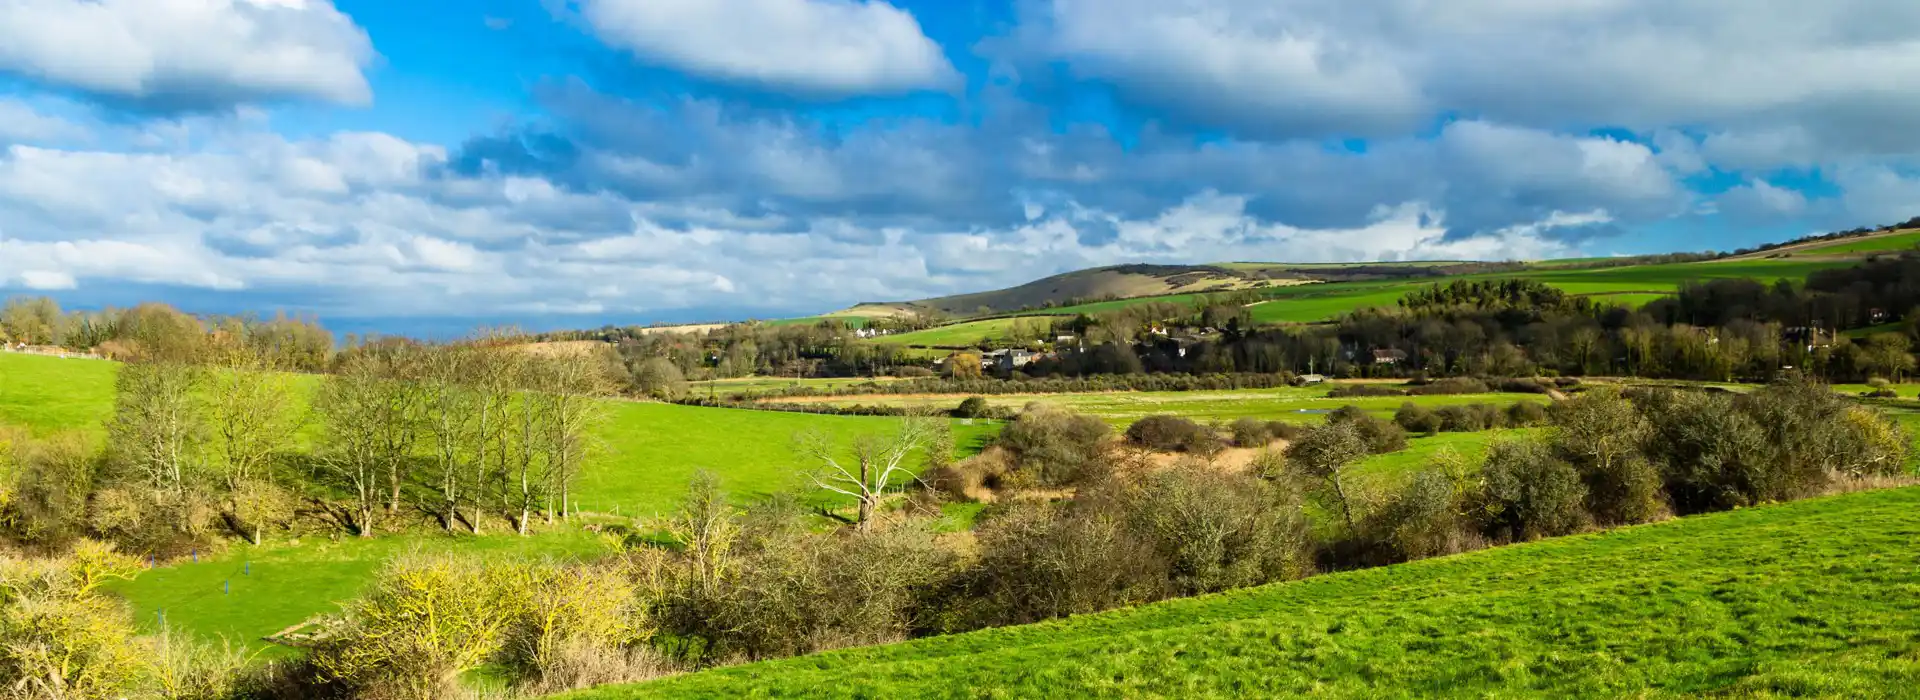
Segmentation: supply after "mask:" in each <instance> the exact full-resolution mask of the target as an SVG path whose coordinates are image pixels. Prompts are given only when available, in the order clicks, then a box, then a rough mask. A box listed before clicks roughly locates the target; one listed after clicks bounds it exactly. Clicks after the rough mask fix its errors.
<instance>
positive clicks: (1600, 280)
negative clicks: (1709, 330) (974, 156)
mask: <svg viewBox="0 0 1920 700" xmlns="http://www.w3.org/2000/svg"><path fill="white" fill-rule="evenodd" d="M1550 262H1551V261H1550ZM1850 264H1852V263H1850V262H1848V261H1844V260H1753V259H1740V260H1718V261H1710V262H1697V263H1672V264H1662V265H1631V266H1625V267H1608V268H1597V269H1564V268H1562V267H1559V266H1555V265H1552V264H1539V265H1536V266H1535V267H1533V268H1531V269H1528V270H1522V271H1518V272H1501V273H1489V274H1482V275H1458V276H1451V277H1434V278H1414V279H1401V280H1387V281H1365V282H1330V283H1321V284H1304V285H1293V286H1286V287H1271V288H1267V289H1262V290H1261V291H1260V295H1261V296H1262V297H1263V301H1261V302H1260V303H1258V304H1256V305H1254V306H1253V307H1252V308H1251V309H1250V311H1251V312H1252V315H1253V320H1254V321H1255V322H1257V323H1262V324H1275V323H1316V322H1320V321H1326V320H1330V319H1333V318H1335V317H1338V316H1340V315H1341V314H1346V313H1351V312H1353V311H1355V310H1358V309H1362V308H1369V307H1391V306H1394V305H1395V304H1397V303H1398V302H1399V300H1400V297H1402V296H1405V295H1406V293H1407V292H1409V291H1412V290H1414V289H1417V288H1419V287H1423V286H1427V285H1432V284H1436V283H1439V284H1444V283H1446V282H1449V281H1452V280H1456V279H1458V280H1498V279H1530V280H1537V281H1540V282H1544V283H1546V284H1550V285H1552V286H1554V287H1557V288H1559V289H1561V290H1563V291H1565V292H1567V293H1568V294H1574V295H1579V296H1591V297H1595V298H1596V299H1598V300H1604V301H1608V302H1611V303H1621V304H1629V305H1638V304H1645V303H1646V302H1648V301H1652V300H1654V299H1657V298H1660V297H1662V296H1666V295H1670V294H1673V293H1674V292H1677V291H1679V290H1680V287H1681V285H1683V284H1685V283H1687V282H1692V281H1705V280H1713V279H1754V280H1759V281H1762V282H1772V281H1774V280H1779V279H1789V280H1804V279H1806V277H1807V275H1809V274H1812V273H1813V272H1815V271H1818V270H1823V269H1828V268H1834V267H1845V266H1847V265H1850ZM1244 265H1252V263H1246V264H1244ZM1204 296H1205V295H1200V294H1175V295H1167V296H1157V297H1141V298H1138V299H1118V300H1114V301H1103V302H1096V303H1091V304H1081V305H1077V306H1064V307H1058V308H1052V309H1044V310H1035V311H1031V312H1024V313H1031V314H1034V315H1041V314H1055V315H1072V314H1078V313H1097V312H1101V311H1112V310H1116V309H1120V308H1125V307H1127V306H1132V305H1136V304H1142V303H1147V302H1172V303H1192V302H1194V301H1196V300H1199V299H1202V298H1204Z"/></svg>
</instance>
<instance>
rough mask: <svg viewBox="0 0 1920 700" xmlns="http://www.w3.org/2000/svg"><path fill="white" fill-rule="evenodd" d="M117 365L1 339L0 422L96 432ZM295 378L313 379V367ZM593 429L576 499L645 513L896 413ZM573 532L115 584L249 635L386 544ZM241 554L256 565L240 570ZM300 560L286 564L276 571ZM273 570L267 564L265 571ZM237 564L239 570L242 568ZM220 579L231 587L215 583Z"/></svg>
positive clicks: (329, 598) (315, 609)
mask: <svg viewBox="0 0 1920 700" xmlns="http://www.w3.org/2000/svg"><path fill="white" fill-rule="evenodd" d="M117 367H118V365H116V364H114V363H109V362H104V361H96V360H62V359H59V358H50V357H42V356H35V355H19V354H12V353H0V424H18V425H24V426H27V427H29V428H31V429H32V430H34V431H35V432H36V433H42V434H44V433H50V432H54V431H58V430H83V431H87V432H90V433H92V434H94V435H96V436H100V435H103V434H104V429H103V428H102V427H101V423H102V421H104V420H106V419H107V418H108V417H109V416H110V415H111V414H112V411H113V378H114V372H115V371H116V368H117ZM302 382H303V383H305V384H308V385H311V382H312V380H311V378H303V379H302ZM606 408H607V418H606V422H605V423H604V424H603V425H602V427H601V429H600V430H599V432H598V435H597V436H596V437H597V440H596V442H597V443H598V445H599V452H598V454H597V455H596V456H595V457H594V458H593V459H592V460H590V462H589V464H588V465H587V468H586V469H585V470H584V471H583V472H582V473H581V475H580V477H579V480H578V481H577V482H576V487H575V488H576V501H577V503H578V505H579V507H580V508H581V509H583V510H586V511H590V512H603V513H614V514H619V515H625V516H635V517H647V516H651V515H655V514H661V513H665V512H667V511H669V510H671V509H672V508H673V507H674V505H675V504H676V503H677V502H678V500H679V499H680V498H681V496H682V495H683V494H684V493H685V492H686V487H687V483H688V481H689V480H690V479H691V478H692V476H693V474H694V472H695V471H696V470H701V469H706V470H711V471H713V472H715V473H716V474H719V475H720V477H721V479H722V480H723V483H724V485H725V487H726V488H727V489H728V490H729V491H730V492H732V493H733V494H735V496H736V497H738V498H740V499H742V500H746V499H750V498H753V497H755V496H759V495H763V494H767V493H771V492H773V491H775V490H778V489H782V488H786V487H788V486H794V485H797V483H798V482H797V479H796V477H797V474H798V473H799V472H800V471H801V470H803V469H807V468H811V465H808V464H806V463H805V462H804V461H803V460H801V459H800V457H799V456H798V455H797V454H796V453H795V452H794V450H793V448H792V444H793V438H794V436H795V435H797V434H801V433H806V432H812V431H821V432H824V433H826V434H828V435H829V436H831V437H833V438H834V439H836V440H839V441H842V442H846V441H850V440H852V439H853V437H854V436H857V435H862V434H880V433H885V432H888V431H891V430H892V429H894V427H895V426H897V425H898V419H894V418H884V417H844V416H818V415H809V414H800V413H777V412H771V411H749V410H737V409H722V408H696V407H689V406H676V405H671V404H658V403H640V402H629V401H609V402H608V403H607V405H606ZM955 430H956V432H957V435H956V438H957V439H956V442H957V443H958V444H957V447H958V452H959V453H960V454H961V455H965V454H971V453H972V452H974V451H977V450H978V449H980V447H981V446H982V444H983V443H984V441H985V440H986V439H987V437H988V436H989V435H991V434H992V433H993V432H994V431H996V430H998V426H997V425H995V424H991V423H986V422H957V423H956V426H955ZM591 544H592V541H591V538H588V537H585V536H584V535H582V534H580V533H577V532H576V533H561V534H557V535H556V534H548V535H541V536H538V537H535V538H531V539H521V538H517V537H503V538H479V539H475V538H464V537H463V538H444V537H439V536H436V535H408V536H398V537H383V538H378V539H375V540H373V541H371V542H360V541H357V540H356V541H350V542H343V543H338V544H334V543H329V542H328V541H327V538H326V537H324V536H321V537H314V536H307V537H305V538H304V541H303V543H302V544H301V545H299V546H297V547H296V546H292V545H291V544H289V543H286V542H280V543H270V544H269V545H268V546H267V547H266V548H265V549H260V550H256V549H254V548H250V547H239V548H236V549H235V550H234V551H233V552H231V553H229V554H226V555H223V556H219V557H212V558H210V559H209V560H208V561H204V562H201V563H187V564H178V565H174V566H168V567H163V568H160V569H155V570H152V571H149V572H147V573H146V574H144V575H142V576H141V577H140V579H139V580H138V581H135V582H134V583H132V584H130V585H127V586H125V587H123V588H121V589H120V590H121V592H122V593H123V594H124V595H125V596H126V597H127V598H128V600H129V601H131V602H132V604H133V606H134V607H135V609H136V610H137V611H138V612H139V614H140V615H143V616H144V615H152V614H154V612H155V611H157V610H159V609H162V608H164V609H166V610H168V611H169V612H168V617H167V621H168V622H169V623H170V624H172V625H174V626H177V627H180V628H182V629H184V630H187V631H190V632H194V633H198V634H210V635H211V634H220V635H229V636H233V637H235V641H242V640H254V639H257V638H259V637H260V636H262V635H266V634H270V633H272V632H275V631H278V630H279V629H281V628H283V627H285V626H287V625H289V624H292V623H294V622H298V621H299V620H300V619H302V618H304V617H306V616H308V615H311V614H314V613H319V612H324V611H326V610H328V609H329V608H330V606H331V605H332V603H333V602H334V601H336V600H339V599H341V598H344V597H348V596H350V595H352V594H353V593H355V592H356V591H357V590H358V586H359V585H360V583H361V582H363V581H364V580H365V577H366V574H367V572H368V571H370V570H371V569H372V568H374V567H375V566H377V565H378V564H379V562H381V561H384V560H385V559H386V558H388V557H389V556H391V555H393V554H397V553H401V552H403V551H406V550H407V549H409V548H412V547H416V546H430V547H433V548H435V549H440V548H452V549H461V550H465V549H474V550H477V551H483V552H500V553H503V554H551V553H560V552H572V551H579V550H581V549H582V548H583V547H585V546H588V545H591ZM247 561H253V562H254V567H255V571H254V572H253V573H254V574H257V575H260V576H261V578H248V579H247V580H240V579H234V578H233V575H234V574H233V572H235V571H243V570H244V567H245V563H246V562H247ZM295 571H298V572H300V575H299V576H298V577H294V576H290V575H287V574H288V573H290V572H295ZM276 572H277V573H276ZM243 577H245V576H244V575H243ZM227 580H232V581H234V583H233V586H234V587H233V589H232V593H230V594H229V593H223V592H221V591H220V589H219V587H218V584H219V583H220V582H221V581H227Z"/></svg>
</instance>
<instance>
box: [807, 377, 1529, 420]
mask: <svg viewBox="0 0 1920 700" xmlns="http://www.w3.org/2000/svg"><path fill="white" fill-rule="evenodd" d="M1327 391H1328V387H1325V386H1319V387H1282V388H1276V389H1235V390H1225V391H1166V392H1150V391H1114V392H1099V393H1086V394H1013V395H1004V396H987V397H984V398H985V399H986V401H987V404H988V405H990V406H996V407H1001V408H1007V409H1013V410H1018V409H1019V408H1021V407H1022V406H1025V405H1027V404H1029V403H1033V402H1035V401H1038V402H1042V403H1050V404H1055V405H1059V406H1062V407H1065V408H1068V409H1071V410H1073V411H1075V412H1078V413H1084V414H1087V415H1091V416H1097V417H1099V418H1101V419H1104V420H1106V421H1107V422H1109V423H1113V424H1115V425H1127V424H1131V423H1132V422H1134V421H1136V420H1139V419H1141V418H1145V417H1147V416H1151V415H1154V414H1161V413H1170V414H1173V415H1177V416H1185V417H1187V418H1192V419H1194V420H1198V421H1209V420H1218V421H1223V422H1224V421H1232V420H1234V419H1236V418H1249V417H1251V418H1259V419H1262V420H1283V421H1291V422H1308V421H1316V420H1319V419H1320V417H1321V415H1323V414H1324V413H1326V412H1328V411H1332V410H1334V409H1336V408H1340V407H1341V406H1346V405H1355V406H1359V407H1361V408H1363V409H1366V410H1367V411H1368V412H1371V413H1373V414H1375V415H1380V416H1389V417H1390V416H1392V415H1393V412H1394V411H1395V410H1396V409H1398V408H1400V404H1402V403H1405V402H1407V401H1412V402H1414V403H1417V404H1420V405H1422V406H1428V407H1431V408H1439V407H1442V406H1455V405H1463V404H1473V403H1489V404H1495V405H1499V406H1505V405H1508V404H1511V403H1514V402H1516V401H1536V402H1540V403H1545V402H1546V401H1547V397H1545V396H1542V395H1539V394H1460V395H1453V396H1417V397H1406V396H1386V397H1363V398H1342V399H1330V398H1327ZM963 398H965V397H963V396H957V395H956V396H848V397H835V398H831V399H823V400H817V399H809V400H808V402H809V403H825V404H829V405H838V406H852V405H854V404H866V405H875V404H880V405H896V406H926V407H937V408H952V407H954V406H958V405H959V403H960V401H961V399H963Z"/></svg>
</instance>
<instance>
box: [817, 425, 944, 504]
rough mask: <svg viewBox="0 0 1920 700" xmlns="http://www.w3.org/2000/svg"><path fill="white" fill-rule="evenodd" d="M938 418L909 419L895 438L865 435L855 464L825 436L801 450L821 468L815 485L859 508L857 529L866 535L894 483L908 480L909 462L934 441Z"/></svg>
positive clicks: (856, 447)
mask: <svg viewBox="0 0 1920 700" xmlns="http://www.w3.org/2000/svg"><path fill="white" fill-rule="evenodd" d="M935 420H937V419H935V418H928V417H922V416H915V417H909V418H907V419H905V420H903V421H901V423H900V431H899V432H898V433H896V434H894V435H893V436H891V437H882V436H878V435H863V436H861V437H859V438H857V439H855V440H854V442H853V449H852V455H851V456H852V458H853V459H852V461H851V462H849V461H847V460H845V459H844V458H842V457H841V454H840V451H839V450H838V449H836V448H835V446H834V444H833V441H832V440H831V439H829V438H828V437H827V436H826V435H824V434H821V433H811V434H808V435H804V436H802V437H801V438H800V450H801V451H802V452H803V453H804V454H805V455H806V456H807V457H808V458H809V459H811V460H813V461H815V462H817V463H818V464H819V465H820V469H819V470H817V471H815V472H811V473H808V474H807V478H808V479H810V480H811V481H812V482H813V485H814V486H816V487H819V488H821V489H824V490H827V491H832V492H834V493H838V494H841V495H844V496H849V497H852V498H853V499H854V500H855V501H856V502H857V503H858V504H859V513H858V515H857V516H855V518H854V526H855V527H856V528H858V529H859V530H860V531H862V532H865V531H867V530H870V529H872V525H873V513H874V511H875V509H877V508H878V507H879V505H880V501H881V500H882V499H884V498H885V497H886V494H887V492H888V490H890V489H892V488H893V487H894V481H895V480H896V479H899V478H901V477H905V476H908V471H907V470H908V459H909V458H910V457H912V456H913V454H914V453H915V452H917V451H919V450H920V449H921V448H923V447H925V446H926V445H927V443H928V442H929V441H931V440H932V439H933V436H934V432H935V424H934V421H935Z"/></svg>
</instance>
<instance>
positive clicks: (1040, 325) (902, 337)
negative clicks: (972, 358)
mask: <svg viewBox="0 0 1920 700" xmlns="http://www.w3.org/2000/svg"><path fill="white" fill-rule="evenodd" d="M1056 318H1058V317H1055V316H1016V317H1013V318H993V319H986V320H981V321H966V322H962V323H955V324H951V325H946V326H940V327H938V328H928V329H926V330H919V331H913V332H910V333H900V334H897V335H885V336H880V337H877V338H872V339H869V340H868V341H867V342H869V343H875V344H880V343H884V344H887V345H920V346H929V347H941V348H964V347H972V346H974V345H975V344H977V343H979V342H980V341H981V340H982V339H986V340H988V341H1001V340H1006V339H1007V337H1008V336H1010V335H1014V334H1016V333H1019V332H1020V331H1024V330H1032V329H1037V330H1038V332H1039V335H1042V336H1044V335H1046V332H1047V330H1048V328H1049V327H1050V325H1051V324H1052V322H1053V321H1054V320H1055V319H1056ZM1022 335H1025V334H1024V333H1022Z"/></svg>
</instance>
